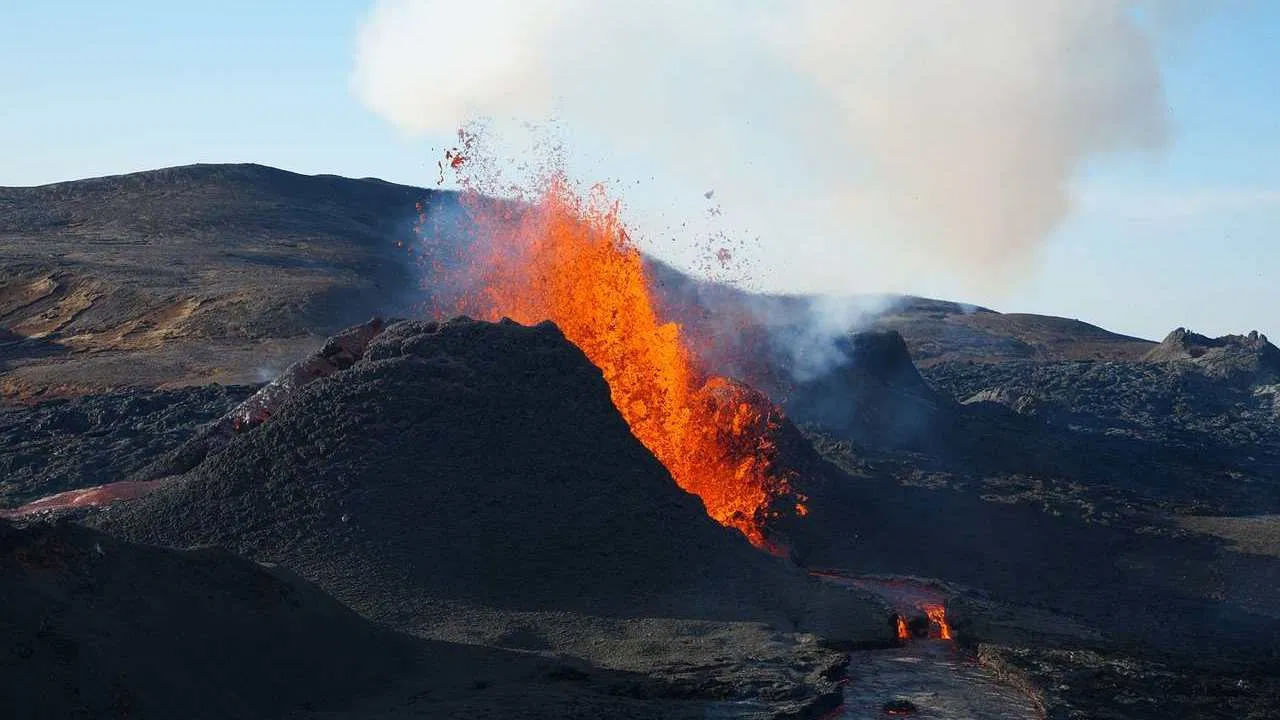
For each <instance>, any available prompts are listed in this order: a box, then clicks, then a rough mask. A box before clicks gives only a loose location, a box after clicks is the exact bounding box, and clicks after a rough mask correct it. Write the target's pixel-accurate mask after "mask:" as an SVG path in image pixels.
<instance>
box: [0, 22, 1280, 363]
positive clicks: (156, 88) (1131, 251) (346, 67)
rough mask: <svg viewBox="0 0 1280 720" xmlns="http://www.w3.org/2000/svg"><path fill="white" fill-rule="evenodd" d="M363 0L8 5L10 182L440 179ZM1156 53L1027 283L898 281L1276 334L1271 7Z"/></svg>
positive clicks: (1103, 321)
mask: <svg viewBox="0 0 1280 720" xmlns="http://www.w3.org/2000/svg"><path fill="white" fill-rule="evenodd" d="M369 7H370V6H369V3H368V2H364V1H359V2H356V1H353V2H332V1H327V2H312V3H295V2H272V3H261V2H244V1H242V0H224V1H223V2H217V3H212V2H185V3H173V2H149V1H139V0H134V1H132V2H130V1H122V2H118V3H113V4H108V3H98V2H56V1H54V2H24V1H22V0H16V1H11V2H8V3H5V4H4V6H3V7H2V8H0V135H2V136H3V137H4V138H5V139H6V142H5V144H4V147H5V152H4V154H3V155H2V156H0V185H33V184H40V183H46V182H54V181H59V180H67V179H73V178H80V177H90V176H96V175H104V174H114V173H120V172H128V171H134V170H144V169H150V168H155V167H163V166H169V165H178V164H185V163H192V162H259V163H263V164H268V165H274V166H277V167H283V168H286V169H290V170H295V171H299V172H305V173H319V172H332V173H338V174H342V175H349V176H355V177H364V176H376V177H382V178H385V179H388V180H393V181H398V182H406V183H412V184H420V185H427V184H430V183H431V182H432V181H433V179H434V165H435V160H436V157H437V155H436V154H435V151H434V149H433V147H432V145H433V143H432V142H431V140H430V139H429V138H428V139H418V140H410V139H406V138H405V137H404V136H403V135H401V134H400V133H398V132H397V131H396V130H395V129H394V128H393V127H391V126H390V125H389V124H388V123H387V122H385V121H384V120H383V119H381V118H379V117H377V116H375V115H374V114H373V113H371V112H370V111H369V110H367V109H366V108H365V107H364V106H363V105H362V104H361V103H360V102H359V101H358V100H357V99H356V98H355V97H354V96H353V93H352V91H351V87H350V75H351V71H352V57H353V52H354V45H355V37H356V30H357V27H358V26H359V24H360V22H361V21H362V19H363V18H364V17H365V16H366V15H367V13H368V12H369ZM423 53H424V61H434V60H433V59H432V58H431V48H430V47H429V46H424V49H423ZM1161 53H1162V54H1161V62H1162V65H1163V70H1164V82H1165V86H1166V96H1167V100H1168V103H1169V107H1170V120H1171V123H1172V139H1171V143H1170V145H1169V147H1168V149H1167V150H1166V151H1165V152H1163V153H1159V154H1142V153H1127V154H1123V155H1113V156H1107V157H1100V158H1095V159H1094V160H1093V161H1091V162H1090V163H1089V166H1088V167H1087V168H1086V169H1085V170H1084V171H1083V172H1082V173H1080V174H1079V176H1078V177H1077V179H1076V180H1077V182H1076V188H1075V194H1076V196H1077V206H1076V209H1075V211H1074V212H1073V213H1072V215H1071V216H1070V217H1069V218H1068V219H1067V220H1066V221H1065V222H1064V223H1063V224H1062V225H1061V226H1060V227H1059V228H1058V229H1057V230H1056V231H1055V232H1054V233H1053V234H1052V236H1051V237H1050V238H1049V239H1048V242H1047V243H1046V244H1045V245H1044V247H1043V250H1042V251H1041V252H1040V254H1039V255H1038V256H1037V257H1035V258H1034V259H1033V261H1032V262H1031V264H1030V265H1029V266H1028V267H1027V268H1026V269H1025V272H1024V273H1023V274H1022V277H1021V278H1020V281H1019V282H1017V283H1014V284H1012V285H1010V286H1007V287H1005V286H1002V287H993V288H991V289H989V290H983V291H976V292H975V291H973V290H966V291H965V296H963V297H955V294H956V293H957V290H956V288H957V287H959V285H958V284H957V283H955V282H952V281H951V279H949V278H947V277H944V276H932V275H930V276H922V277H920V278H919V282H918V284H917V285H913V286H912V287H910V288H893V289H909V290H911V291H912V292H915V293H918V294H923V295H933V296H944V297H952V298H953V299H961V300H967V301H972V302H977V303H980V304H984V305H989V306H992V307H995V308H996V309H999V310H1003V311H1023V312H1043V313H1050V314H1055V315H1064V316H1067V317H1077V318H1080V319H1083V320H1087V321H1090V322H1094V323H1097V324H1100V325H1102V326H1104V327H1107V328H1109V329H1113V330H1117V331H1121V332H1127V333H1132V334H1137V335H1141V336H1145V337H1153V338H1157V339H1158V337H1159V336H1162V335H1163V334H1164V333H1165V332H1167V331H1168V330H1170V329H1172V328H1173V327H1175V326H1179V325H1185V326H1189V327H1193V328H1195V329H1197V330H1199V331H1201V332H1205V333H1209V334H1221V333H1226V332H1243V331H1248V330H1250V329H1254V328H1257V329H1259V330H1261V331H1263V332H1268V331H1271V332H1272V333H1273V334H1274V335H1277V336H1280V310H1278V309H1280V3H1271V2H1256V3H1250V4H1244V3H1242V4H1239V5H1233V6H1232V9H1231V10H1230V11H1229V12H1221V13H1218V14H1216V15H1212V16H1209V17H1207V18H1205V19H1204V20H1203V21H1202V22H1201V23H1200V24H1199V25H1198V26H1197V27H1195V28H1194V29H1193V30H1191V31H1188V32H1186V33H1183V34H1180V35H1179V36H1178V38H1177V40H1176V41H1174V42H1170V43H1166V44H1165V45H1164V46H1162V49H1161ZM794 289H796V290H804V289H806V288H804V287H796V288H794ZM856 289H857V290H865V291H867V292H874V291H878V290H883V289H886V288H876V287H865V288H862V287H860V288H856Z"/></svg>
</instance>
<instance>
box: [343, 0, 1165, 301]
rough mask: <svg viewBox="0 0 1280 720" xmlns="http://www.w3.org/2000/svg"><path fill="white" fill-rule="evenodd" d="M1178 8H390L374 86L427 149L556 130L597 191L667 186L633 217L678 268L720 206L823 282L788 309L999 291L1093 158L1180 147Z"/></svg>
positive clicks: (383, 110)
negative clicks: (830, 300) (1173, 107)
mask: <svg viewBox="0 0 1280 720" xmlns="http://www.w3.org/2000/svg"><path fill="white" fill-rule="evenodd" d="M1175 4H1176V5H1179V6H1182V5H1184V4H1185V3H1182V2H1178V0H1166V1H1165V2H1153V1H1148V2H1138V1H1137V0H1035V1H1034V2H1033V1H1029V0H969V1H967V2H944V1H942V0H936V1H930V0H862V1H860V2H854V1H852V0H701V1H700V2H693V1H691V0H679V1H677V0H652V1H650V2H627V1H623V0H616V1H610V0H510V1H509V2H503V1H501V0H468V1H467V2H456V1H453V0H381V1H380V2H378V3H377V4H376V5H375V6H374V7H373V9H372V11H371V13H370V15H369V16H368V18H367V20H366V22H365V23H364V25H363V27H362V28H361V29H360V32H359V36H358V40H357V57H356V63H355V70H354V75H353V85H354V89H355V91H356V92H357V94H358V95H359V96H360V97H361V98H362V99H363V101H364V102H365V103H366V104H367V105H368V106H369V107H371V108H372V109H374V110H375V111H376V112H378V113H379V114H381V115H382V116H384V117H386V118H387V119H388V120H390V121H391V122H393V123H394V124H395V125H397V126H399V127H400V128H402V129H403V130H405V131H407V132H409V133H416V134H427V135H436V136H443V135H446V134H451V133H452V132H453V131H454V130H455V129H456V128H458V127H459V126H461V125H463V124H465V123H467V122H469V121H472V120H474V119H476V118H489V119H490V121H491V122H496V123H498V124H499V125H500V124H501V123H503V122H505V121H507V120H512V119H514V120H520V121H524V120H528V121H535V122H538V121H543V120H545V119H547V118H549V117H554V118H555V119H556V122H557V124H558V125H559V126H560V127H562V128H563V129H564V131H565V132H566V133H568V134H569V137H571V138H572V139H573V145H572V146H571V147H570V151H571V152H573V151H574V150H575V147H574V146H576V149H577V151H579V152H580V153H581V156H582V157H585V158H587V162H594V163H596V165H594V166H593V167H594V168H595V170H596V171H598V172H599V173H601V174H602V175H603V176H604V177H601V178H587V179H590V180H595V179H608V178H614V177H623V178H633V177H635V178H640V177H643V178H644V179H646V180H647V179H648V178H649V177H650V176H652V178H653V182H652V185H651V186H650V187H649V188H647V190H646V192H647V193H648V196H646V195H645V194H644V193H637V196H638V197H637V198H632V199H631V200H632V204H633V205H634V206H635V208H636V209H637V213H636V214H637V215H639V216H641V217H638V218H634V219H635V220H636V221H637V222H638V224H640V225H641V226H642V227H641V230H642V231H647V232H648V234H649V236H650V237H649V238H648V242H649V245H650V246H651V249H652V250H655V251H657V253H658V254H660V255H662V254H664V252H665V253H666V254H668V255H671V254H675V255H679V252H678V251H676V250H667V251H664V247H663V246H662V245H660V244H658V243H657V240H658V239H659V236H660V235H662V234H663V231H664V229H665V230H666V231H667V234H668V235H669V234H672V232H673V231H672V229H673V228H676V227H677V226H679V225H681V224H685V227H686V228H690V227H692V226H691V225H688V224H687V223H690V222H693V220H692V218H693V217H695V216H697V215H698V214H699V213H700V212H701V213H703V214H705V207H703V206H698V205H697V202H698V201H702V200H703V192H704V191H706V190H708V189H711V188H714V190H715V201H716V203H717V204H718V206H719V207H720V208H722V211H723V217H724V218H727V220H723V221H720V222H727V223H729V224H730V225H731V226H732V227H731V228H730V229H731V231H733V232H736V233H740V234H749V235H750V236H758V237H759V238H760V241H761V242H760V250H759V251H758V253H757V255H756V257H755V258H754V260H756V261H757V263H761V264H765V265H766V266H767V269H768V270H769V271H771V274H775V275H778V276H783V277H788V278H791V279H792V282H793V283H799V284H802V285H804V287H795V286H794V285H792V286H786V285H783V286H778V285H777V284H776V283H775V284H774V285H773V287H772V288H771V289H779V290H818V291H837V292H844V293H848V292H850V291H855V292H856V291H861V290H870V289H876V290H889V289H895V288H894V286H896V285H903V284H907V283H908V282H909V281H908V280H907V279H906V278H907V277H908V275H914V274H915V273H917V272H919V271H921V270H922V269H925V270H927V269H929V268H933V269H934V270H935V271H947V270H950V271H952V272H954V273H956V274H958V275H969V276H973V277H980V278H981V280H980V281H981V282H987V281H989V280H990V278H991V277H992V276H993V274H994V275H995V276H997V277H998V276H1000V275H1001V274H1003V273H1007V271H1009V270H1016V269H1017V268H1018V267H1019V266H1020V264H1021V263H1022V262H1023V261H1025V260H1027V259H1028V257H1029V256H1030V254H1031V253H1033V251H1034V249H1035V248H1036V246H1037V244H1038V243H1039V242H1040V241H1041V240H1042V239H1043V238H1045V236H1046V235H1047V234H1048V233H1050V232H1051V231H1052V230H1053V229H1054V227H1055V226H1056V225H1057V224H1058V223H1059V222H1060V221H1061V220H1062V219H1063V217H1064V216H1065V215H1066V213H1067V212H1068V211H1069V208H1070V205H1071V196H1072V194H1071V188H1070V185H1071V180H1072V178H1073V176H1074V175H1075V174H1076V173H1077V171H1079V170H1080V169H1081V167H1082V164H1084V163H1085V162H1086V161H1087V160H1089V159H1090V158H1091V157H1093V156H1095V155H1098V154H1102V153H1109V152H1114V151H1124V150H1134V149H1138V150H1155V149H1159V148H1160V147H1161V146H1162V145H1163V144H1164V143H1165V140H1166V134H1167V129H1166V125H1167V120H1166V117H1165V101H1164V97H1163V95H1164V93H1163V88H1162V83H1161V77H1160V69H1159V65H1158V60H1157V57H1156V53H1155V48H1154V47H1153V43H1154V40H1153V37H1152V32H1153V28H1154V27H1156V26H1158V25H1160V24H1161V22H1160V20H1161V15H1162V14H1164V13H1166V12H1168V11H1170V10H1171V8H1172V7H1173V6H1174V5H1175ZM645 197H649V198H651V199H649V200H646V199H645ZM673 198H675V199H673ZM689 198H693V199H694V200H693V201H692V202H686V200H687V199H689ZM646 202H647V203H648V206H647V207H646V206H645V204H646ZM704 205H705V203H704ZM660 216H661V217H660ZM695 225H696V223H695ZM674 259H675V260H676V261H677V262H680V261H681V258H679V257H676V258H674ZM684 264H686V265H688V263H687V262H686V263H684ZM976 271H980V272H976ZM870 280H877V281H879V282H878V283H877V284H878V285H880V287H876V288H869V287H865V286H863V287H859V283H867V282H868V281H870ZM765 284H766V285H768V284H769V282H768V281H767V280H766V281H765Z"/></svg>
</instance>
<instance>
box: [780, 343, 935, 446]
mask: <svg viewBox="0 0 1280 720" xmlns="http://www.w3.org/2000/svg"><path fill="white" fill-rule="evenodd" d="M835 348H836V350H837V351H838V352H839V354H840V359H839V360H838V361H836V362H834V363H832V365H831V366H830V367H829V368H828V369H827V370H826V371H825V372H823V373H821V374H819V375H817V376H816V377H813V378H810V379H805V380H800V381H796V382H795V383H794V384H792V385H791V386H790V387H789V388H788V390H787V392H786V394H785V396H784V400H783V406H784V407H785V408H786V410H787V413H788V415H790V416H791V417H792V418H793V419H795V420H796V421H797V422H801V423H812V424H815V425H818V426H819V427H821V428H822V429H823V430H824V431H826V432H828V433H831V434H834V435H836V436H839V437H844V438H848V439H850V440H853V441H855V442H857V443H859V444H863V445H872V446H876V447H912V446H919V445H921V444H927V443H930V442H932V441H933V440H935V439H936V438H937V436H938V434H939V433H941V432H943V431H944V430H945V429H946V426H947V423H948V422H949V418H950V414H951V412H952V411H953V409H954V408H953V406H954V402H953V401H951V400H950V399H949V398H947V397H945V396H943V395H939V394H938V393H936V392H935V391H934V390H933V388H932V387H930V386H929V384H928V383H926V382H925V381H924V379H923V378H921V377H920V373H919V372H917V371H916V368H915V365H914V364H912V362H911V355H910V354H909V353H908V352H907V345H906V343H905V342H904V341H903V339H902V336H901V335H899V334H898V333H897V332H895V331H892V330H889V331H870V332H862V333H855V334H853V335H851V336H848V337H844V338H839V339H837V340H836V341H835Z"/></svg>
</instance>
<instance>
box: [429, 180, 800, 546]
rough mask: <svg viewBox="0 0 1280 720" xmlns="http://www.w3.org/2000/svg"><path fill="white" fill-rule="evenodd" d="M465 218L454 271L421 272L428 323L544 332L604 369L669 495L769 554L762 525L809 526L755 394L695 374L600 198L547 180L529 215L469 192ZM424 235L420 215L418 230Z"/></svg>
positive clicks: (610, 205)
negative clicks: (450, 321)
mask: <svg viewBox="0 0 1280 720" xmlns="http://www.w3.org/2000/svg"><path fill="white" fill-rule="evenodd" d="M461 204H462V206H463V207H464V208H466V210H467V212H468V214H469V215H470V221H471V223H472V225H473V227H474V232H473V233H471V235H472V239H471V241H470V242H469V243H467V244H466V247H465V248H463V250H462V252H461V253H458V252H457V251H453V252H451V253H449V255H451V256H452V260H451V261H448V262H440V261H433V262H431V263H430V265H429V267H428V268H427V275H428V277H427V278H426V280H427V282H428V283H429V285H430V286H432V287H435V288H450V289H451V291H449V292H447V293H446V294H447V295H448V297H446V298H444V299H443V301H442V298H440V297H436V298H435V299H434V303H435V312H436V313H437V314H438V315H449V314H457V313H462V314H467V315H471V316H473V317H479V318H484V319H488V320H498V319H500V318H502V317H509V318H511V319H513V320H516V321H517V322H520V323H524V324H532V323H537V322H541V321H543V320H551V321H552V322H554V323H555V324H556V325H557V326H559V328H560V330H561V331H562V332H563V333H564V334H565V336H566V337H567V338H568V339H569V340H570V341H572V342H573V343H574V344H576V345H577V346H578V347H579V348H581V349H582V351H583V352H584V353H585V354H586V356H587V357H588V358H589V359H590V360H591V362H592V363H594V364H595V365H596V366H597V367H599V368H600V370H601V371H602V372H603V374H604V379H605V380H606V382H607V383H608V384H609V389H610V393H611V395H612V399H613V404H614V405H615V406H616V407H617V408H618V411H619V412H620V413H621V414H622V417H623V418H624V419H625V420H626V422H627V424H628V425H629V426H630V427H631V431H632V433H633V434H634V435H635V436H636V438H637V439H639V440H640V442H641V443H643V444H644V445H645V447H647V448H648V449H649V450H650V452H652V453H653V454H654V456H655V457H657V459H658V460H659V461H660V462H662V464H663V465H665V466H666V468H667V470H668V471H670V473H671V475H672V477H673V478H674V479H675V481H676V483H677V484H678V485H679V486H680V487H681V488H683V489H684V490H686V491H688V492H691V493H694V494H696V495H698V496H699V497H700V498H702V502H703V504H704V505H705V506H706V509H707V513H708V514H709V515H710V516H711V517H712V518H714V519H715V520H716V521H718V522H719V523H721V524H723V525H727V526H730V527H734V528H737V529H738V530H740V531H742V533H743V534H744V535H746V536H747V538H748V539H750V540H751V542H752V543H754V544H755V545H757V546H760V547H765V548H767V549H776V548H774V547H772V544H771V543H770V542H769V541H768V540H767V539H766V537H765V532H764V524H765V522H766V520H767V519H768V518H769V517H770V516H772V515H774V514H776V513H779V512H794V513H799V514H804V513H805V507H804V505H803V497H800V496H798V495H797V494H796V493H795V491H794V490H793V489H792V487H791V485H790V483H789V481H788V479H787V477H786V475H785V473H784V472H782V471H780V470H779V469H778V468H777V466H776V463H775V455H776V450H777V448H776V441H775V436H776V434H777V429H778V425H779V422H780V420H781V415H780V413H779V411H778V410H777V409H776V408H775V407H774V406H773V404H772V403H770V402H769V400H768V399H767V398H766V397H765V396H764V395H762V394H761V393H759V392H756V391H754V390H751V389H750V388H748V387H746V386H743V385H741V384H738V383H735V382H734V381H732V380H729V379H726V378H721V377H714V376H707V375H706V374H704V373H702V372H701V371H700V370H699V367H698V362H697V359H696V358H695V357H694V356H693V354H692V353H691V352H690V350H689V349H688V347H687V345H686V344H685V342H684V340H683V339H682V337H681V329H680V326H679V325H677V324H675V323H671V322H664V321H663V320H662V319H661V318H660V317H659V315H658V313H657V311H656V309H655V303H654V301H653V297H652V296H651V292H650V286H649V279H648V277H647V273H646V271H645V267H644V259H643V257H642V256H641V254H640V252H639V250H637V249H636V247H635V246H634V244H633V243H632V242H631V240H630V238H629V237H628V235H627V232H626V229H625V227H624V226H623V224H622V223H621V222H620V220H619V217H618V207H617V204H616V203H614V202H611V201H610V199H609V198H608V197H607V195H606V194H605V191H604V190H603V188H601V187H600V186H597V187H595V188H593V189H592V190H591V191H590V192H589V193H586V194H585V197H584V196H583V195H580V194H578V193H577V192H575V191H574V190H573V189H572V187H571V186H570V184H569V183H568V181H567V180H566V179H565V178H564V176H563V175H562V174H558V173H553V174H552V176H551V177H550V179H549V180H548V181H547V182H546V183H545V187H544V189H543V190H542V191H541V192H539V193H538V194H537V196H535V198H534V199H533V200H532V201H525V202H520V203H512V202H504V201H498V200H493V199H491V198H487V197H484V196H483V195H481V194H480V193H478V192H475V191H473V190H467V191H464V193H463V196H462V203H461ZM428 222H429V219H428V213H426V212H424V213H423V214H422V215H421V217H420V227H426V225H427V223H428ZM424 240H425V241H427V242H430V241H431V238H429V237H426V238H424ZM435 249H436V250H439V249H441V248H435ZM425 254H427V255H432V254H434V255H436V256H439V255H440V254H439V253H432V252H431V251H430V250H429V252H428V253H425Z"/></svg>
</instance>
